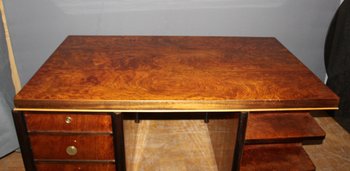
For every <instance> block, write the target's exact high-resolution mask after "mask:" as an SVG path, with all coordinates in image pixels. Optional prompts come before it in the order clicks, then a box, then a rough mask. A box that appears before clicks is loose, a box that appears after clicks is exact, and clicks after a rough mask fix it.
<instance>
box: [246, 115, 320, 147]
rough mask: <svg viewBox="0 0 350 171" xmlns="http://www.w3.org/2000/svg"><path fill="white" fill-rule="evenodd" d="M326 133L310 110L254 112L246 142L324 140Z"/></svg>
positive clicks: (250, 119) (250, 117)
mask: <svg viewBox="0 0 350 171" xmlns="http://www.w3.org/2000/svg"><path fill="white" fill-rule="evenodd" d="M325 136H326V133H325V132H324V131H323V130H322V128H321V127H320V126H319V125H318V124H317V123H316V121H315V120H314V118H313V117H312V116H311V115H310V114H309V112H252V113H250V114H249V117H248V126H247V133H246V143H247V144H256V143H276V142H279V143H282V142H302V141H305V140H322V139H324V138H325Z"/></svg>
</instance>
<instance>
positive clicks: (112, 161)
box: [34, 159, 115, 163]
mask: <svg viewBox="0 0 350 171" xmlns="http://www.w3.org/2000/svg"><path fill="white" fill-rule="evenodd" d="M34 162H36V163H40V162H42V163H115V160H58V159H34Z"/></svg>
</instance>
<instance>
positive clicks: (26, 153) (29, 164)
mask: <svg viewBox="0 0 350 171" xmlns="http://www.w3.org/2000/svg"><path fill="white" fill-rule="evenodd" d="M12 115H13V121H14V123H15V126H16V132H17V137H18V142H19V145H20V148H21V153H22V159H23V163H24V167H25V169H26V170H27V171H33V170H36V169H35V165H34V160H33V153H32V150H31V147H30V141H29V137H28V132H27V125H26V122H25V118H24V113H23V112H15V111H13V112H12Z"/></svg>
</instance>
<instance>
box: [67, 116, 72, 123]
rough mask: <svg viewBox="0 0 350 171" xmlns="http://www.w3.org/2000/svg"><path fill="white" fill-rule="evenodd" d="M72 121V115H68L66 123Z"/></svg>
mask: <svg viewBox="0 0 350 171" xmlns="http://www.w3.org/2000/svg"><path fill="white" fill-rule="evenodd" d="M71 122H72V118H71V117H70V116H67V117H66V124H70V123H71Z"/></svg>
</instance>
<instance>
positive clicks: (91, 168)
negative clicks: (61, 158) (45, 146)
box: [35, 162, 115, 171]
mask: <svg viewBox="0 0 350 171" xmlns="http://www.w3.org/2000/svg"><path fill="white" fill-rule="evenodd" d="M35 166H36V169H37V171H48V170H49V171H62V170H64V171H115V164H114V163H73V162H72V163H66V162H61V163H51V162H38V163H36V164H35Z"/></svg>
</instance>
